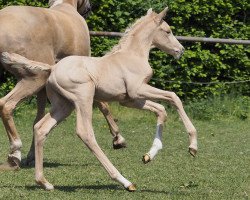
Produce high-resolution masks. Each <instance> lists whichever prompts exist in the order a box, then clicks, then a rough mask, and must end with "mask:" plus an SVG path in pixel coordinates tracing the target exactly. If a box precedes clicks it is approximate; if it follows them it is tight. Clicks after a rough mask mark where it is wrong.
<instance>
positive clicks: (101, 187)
mask: <svg viewBox="0 0 250 200" xmlns="http://www.w3.org/2000/svg"><path fill="white" fill-rule="evenodd" d="M25 188H26V189H27V190H37V189H41V188H42V187H40V186H37V185H32V186H25ZM55 190H59V191H63V192H76V191H77V190H123V189H122V188H120V187H119V186H118V185H115V184H111V185H78V186H55Z"/></svg>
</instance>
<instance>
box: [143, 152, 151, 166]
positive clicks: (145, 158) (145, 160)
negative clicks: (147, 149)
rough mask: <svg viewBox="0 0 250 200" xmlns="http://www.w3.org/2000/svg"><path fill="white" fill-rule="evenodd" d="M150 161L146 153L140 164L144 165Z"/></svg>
mask: <svg viewBox="0 0 250 200" xmlns="http://www.w3.org/2000/svg"><path fill="white" fill-rule="evenodd" d="M150 161H151V159H150V156H149V154H148V153H146V154H145V155H144V156H143V157H142V162H143V163H144V164H147V163H149V162H150Z"/></svg>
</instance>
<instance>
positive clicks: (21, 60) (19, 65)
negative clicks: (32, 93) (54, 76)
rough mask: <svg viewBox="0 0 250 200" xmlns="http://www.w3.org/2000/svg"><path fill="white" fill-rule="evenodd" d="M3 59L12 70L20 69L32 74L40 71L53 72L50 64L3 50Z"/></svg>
mask: <svg viewBox="0 0 250 200" xmlns="http://www.w3.org/2000/svg"><path fill="white" fill-rule="evenodd" d="M1 61H2V62H3V63H5V64H8V68H10V70H11V71H19V72H20V69H22V70H24V71H27V72H29V73H32V74H38V73H40V72H47V73H50V72H51V67H52V66H50V65H48V64H45V63H41V62H36V61H32V60H29V59H27V58H25V57H23V56H20V55H19V54H15V53H8V52H3V53H2V56H1Z"/></svg>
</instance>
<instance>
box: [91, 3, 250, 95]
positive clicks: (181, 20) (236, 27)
mask: <svg viewBox="0 0 250 200" xmlns="http://www.w3.org/2000/svg"><path fill="white" fill-rule="evenodd" d="M92 2H93V13H92V15H91V16H90V17H89V18H88V25H89V27H90V30H96V31H98V30H99V31H103V30H104V31H124V29H125V28H126V27H127V26H128V24H131V23H132V22H133V21H134V20H135V19H136V18H139V17H141V16H142V15H144V14H145V13H146V10H147V9H148V8H150V7H153V9H154V10H155V11H157V12H160V11H161V10H162V9H163V8H164V7H165V6H166V5H168V6H169V8H170V10H169V13H168V16H167V17H166V20H167V22H169V24H170V25H171V26H172V29H173V32H174V33H175V35H183V36H201V37H214V38H234V39H249V36H250V28H249V21H248V20H247V19H248V18H247V16H248V15H249V14H248V13H249V12H248V11H249V4H248V3H247V1H246V0H243V1H239V0H237V1H233V0H227V1H224V0H215V1H212V2H211V1H205V0H200V1H198V0H191V1H187V0H175V1H171V0H155V1H154V3H151V2H150V1H143V0H136V1H134V0H129V1H126V2H123V1H118V0H108V1H107V0H101V1H100V0H98V1H97V0H92ZM116 41H117V40H115V39H113V38H112V39H108V38H103V37H102V38H100V37H99V38H96V37H92V50H93V55H95V56H100V55H103V52H105V51H107V50H108V49H109V48H110V47H111V46H112V45H111V44H113V43H115V42H116ZM183 45H184V47H185V48H186V52H185V54H184V56H183V57H182V58H181V59H180V60H178V61H176V60H174V59H173V58H171V57H170V56H166V55H165V54H164V53H162V52H159V51H156V50H154V51H153V52H152V53H151V56H150V62H151V65H152V67H153V69H154V73H155V75H154V77H153V80H152V81H151V84H153V85H155V86H157V87H159V88H162V89H166V90H172V91H175V92H176V93H177V94H178V95H179V96H181V97H183V98H188V97H190V98H202V97H207V96H210V95H221V94H223V93H224V94H225V93H229V92H231V91H232V90H233V89H235V90H237V91H241V92H242V94H245V95H249V91H250V86H249V85H250V84H247V83H248V82H244V83H237V84H236V83H235V84H189V82H231V81H239V80H240V81H242V80H249V75H250V73H249V72H250V61H249V53H250V48H249V46H243V45H225V44H208V43H190V42H183Z"/></svg>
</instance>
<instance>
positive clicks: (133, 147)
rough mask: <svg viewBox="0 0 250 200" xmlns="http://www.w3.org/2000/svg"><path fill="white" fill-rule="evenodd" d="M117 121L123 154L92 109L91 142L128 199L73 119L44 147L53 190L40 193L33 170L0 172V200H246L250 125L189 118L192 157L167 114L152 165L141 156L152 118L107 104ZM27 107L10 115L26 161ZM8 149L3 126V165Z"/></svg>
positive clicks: (173, 116)
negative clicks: (132, 187) (194, 136)
mask: <svg viewBox="0 0 250 200" xmlns="http://www.w3.org/2000/svg"><path fill="white" fill-rule="evenodd" d="M111 108H112V112H113V114H114V116H115V118H117V119H118V125H119V127H120V130H121V133H122V135H123V136H124V137H125V138H126V141H127V148H125V149H121V150H113V148H112V138H111V135H110V133H109V130H108V126H107V124H106V121H105V119H104V118H103V116H102V114H101V113H100V112H99V111H98V110H97V109H95V110H94V116H93V122H94V130H95V133H96V138H97V141H98V143H99V145H100V146H101V148H102V149H103V150H104V152H105V153H106V155H107V156H108V157H109V159H110V160H111V162H112V163H113V164H114V165H115V166H116V167H117V168H118V170H119V171H120V172H121V173H122V174H123V175H124V176H125V177H126V178H127V179H129V180H130V181H131V182H133V183H135V184H136V185H137V191H136V192H134V193H129V192H127V191H126V190H124V188H123V187H122V186H121V185H119V184H118V183H117V182H115V181H113V180H111V179H110V178H109V176H108V174H107V173H106V171H105V170H104V169H103V168H102V166H101V165H100V164H99V162H98V161H97V159H96V158H95V157H94V155H93V154H91V153H90V151H89V150H88V149H87V148H86V147H85V146H84V144H83V143H82V142H81V141H80V139H79V138H78V137H77V136H76V134H75V115H74V114H72V115H71V116H70V117H69V118H67V120H65V121H64V122H63V123H61V124H60V125H59V126H58V127H56V128H55V129H54V130H53V131H52V132H51V134H50V135H49V137H48V139H47V141H46V143H45V149H44V153H45V156H44V158H45V159H44V167H45V168H44V172H45V176H46V178H47V179H48V180H49V181H50V182H51V183H52V184H54V186H55V190H54V191H50V192H48V191H44V190H43V189H41V188H40V187H38V186H37V185H36V184H35V181H34V168H33V167H22V169H21V170H19V171H15V172H0V199H6V200H8V199H37V200H42V199H46V200H48V199H53V200H56V199H60V200H64V199H111V200H112V199H114V200H117V199H133V200H138V199H150V200H152V199H157V200H159V199H178V200H179V199H190V200H200V199H201V200H203V199H211V200H215V199H218V200H223V199H225V200H228V199H233V200H238V199H239V200H240V199H249V196H250V120H249V118H248V119H246V120H240V119H238V118H236V117H228V116H225V117H221V118H219V119H214V120H209V121H205V120H198V119H197V120H193V122H194V125H195V126H196V128H197V130H198V142H199V152H198V155H197V157H196V158H192V157H191V156H190V155H189V153H188V152H187V150H188V137H187V134H186V132H185V129H184V126H183V124H182V122H181V121H180V119H179V117H178V116H177V114H176V112H174V111H171V112H170V113H169V114H168V120H167V122H166V125H165V129H164V135H163V145H164V146H163V150H162V151H161V152H160V153H159V154H158V155H157V157H156V158H155V159H154V160H153V161H152V162H151V163H149V164H147V165H144V164H143V163H142V161H141V158H142V156H143V154H144V153H146V152H147V151H148V150H149V148H150V147H151V144H152V141H153V137H154V133H155V127H156V118H155V115H154V114H153V113H149V112H145V111H138V110H133V109H127V108H123V107H119V106H117V105H116V104H114V105H112V106H111ZM35 112H36V111H35V109H34V108H33V107H32V106H28V107H27V106H25V108H23V109H20V110H19V111H18V113H17V114H16V116H15V119H16V124H17V128H18V130H19V132H20V135H21V138H22V142H23V148H22V156H23V158H25V156H26V154H27V152H28V149H29V147H30V143H31V139H32V123H33V119H34V116H35ZM8 150H9V146H8V139H7V136H6V133H5V131H4V128H3V124H2V122H1V123H0V162H1V163H2V162H4V161H5V160H6V155H7V154H8Z"/></svg>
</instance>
